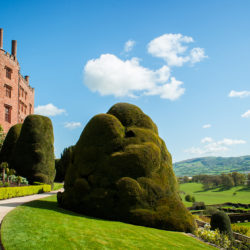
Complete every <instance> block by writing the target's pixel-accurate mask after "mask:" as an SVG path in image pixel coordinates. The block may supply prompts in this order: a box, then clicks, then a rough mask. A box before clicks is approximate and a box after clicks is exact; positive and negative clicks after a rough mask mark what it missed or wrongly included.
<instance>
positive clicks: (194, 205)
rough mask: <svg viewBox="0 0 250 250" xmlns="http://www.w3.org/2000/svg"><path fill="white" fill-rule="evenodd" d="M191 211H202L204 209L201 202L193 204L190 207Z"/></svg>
mask: <svg viewBox="0 0 250 250" xmlns="http://www.w3.org/2000/svg"><path fill="white" fill-rule="evenodd" d="M192 209H193V210H204V209H206V206H205V203H204V202H203V201H200V202H194V203H193V205H192Z"/></svg>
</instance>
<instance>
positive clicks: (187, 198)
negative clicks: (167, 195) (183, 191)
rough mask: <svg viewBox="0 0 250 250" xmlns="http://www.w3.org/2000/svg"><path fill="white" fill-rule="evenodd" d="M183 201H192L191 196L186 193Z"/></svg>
mask: <svg viewBox="0 0 250 250" xmlns="http://www.w3.org/2000/svg"><path fill="white" fill-rule="evenodd" d="M185 201H188V202H192V196H191V195H190V194H187V195H186V196H185Z"/></svg>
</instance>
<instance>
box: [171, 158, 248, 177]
mask: <svg viewBox="0 0 250 250" xmlns="http://www.w3.org/2000/svg"><path fill="white" fill-rule="evenodd" d="M173 166H174V172H175V175H176V176H185V175H186V176H194V175H198V174H212V175H216V174H221V173H230V172H233V171H236V172H240V173H247V172H249V171H250V155H247V156H241V157H201V158H194V159H189V160H185V161H181V162H176V163H175V164H174V165H173Z"/></svg>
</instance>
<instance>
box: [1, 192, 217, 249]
mask: <svg viewBox="0 0 250 250" xmlns="http://www.w3.org/2000/svg"><path fill="white" fill-rule="evenodd" d="M1 233H2V241H3V245H4V247H5V249H6V250H12V249H26V250H28V249H32V250H33V249H36V250H37V249H178V248H179V249H213V247H210V246H208V245H206V244H204V243H202V242H199V241H197V240H196V239H194V238H192V237H189V236H186V235H184V234H183V233H178V232H168V231H163V230H157V229H153V228H146V227H140V226H134V225H130V224H126V223H121V222H113V221H105V220H100V219H94V218H89V217H86V216H81V215H79V214H76V213H73V212H69V211H66V210H63V209H61V208H58V207H57V204H56V197H55V196H51V197H48V198H45V199H42V200H38V201H33V202H30V203H27V204H26V205H23V206H20V207H18V208H16V209H14V210H13V211H12V212H10V213H9V214H8V215H7V216H6V217H5V219H4V221H3V224H2V230H1Z"/></svg>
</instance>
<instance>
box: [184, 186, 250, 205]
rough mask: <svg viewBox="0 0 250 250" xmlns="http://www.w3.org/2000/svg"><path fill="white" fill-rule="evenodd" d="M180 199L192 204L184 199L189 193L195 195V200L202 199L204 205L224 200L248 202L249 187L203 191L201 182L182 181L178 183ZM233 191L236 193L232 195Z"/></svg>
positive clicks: (249, 195)
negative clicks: (181, 192)
mask: <svg viewBox="0 0 250 250" xmlns="http://www.w3.org/2000/svg"><path fill="white" fill-rule="evenodd" d="M180 190H181V191H184V192H185V194H181V197H182V200H183V202H184V204H185V205H186V206H187V207H190V206H192V202H187V201H185V195H187V194H190V195H193V196H194V197H195V200H196V201H203V202H205V204H206V205H212V204H221V203H225V202H233V203H250V189H246V187H244V186H238V187H233V188H231V189H228V190H221V189H220V188H216V189H211V190H208V191H203V189H202V184H201V183H184V184H180ZM234 193H236V194H235V195H234Z"/></svg>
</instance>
